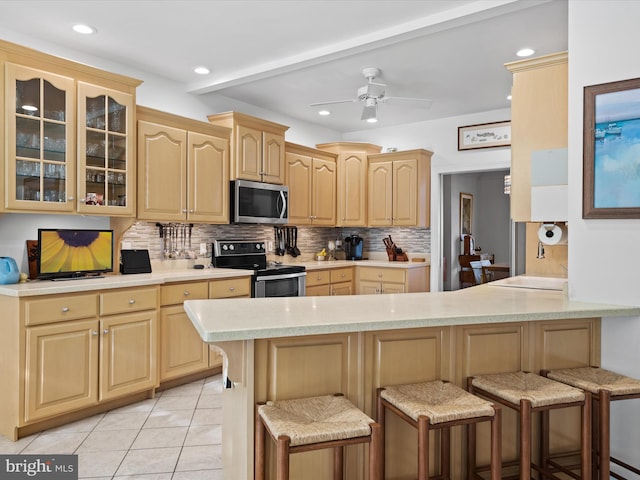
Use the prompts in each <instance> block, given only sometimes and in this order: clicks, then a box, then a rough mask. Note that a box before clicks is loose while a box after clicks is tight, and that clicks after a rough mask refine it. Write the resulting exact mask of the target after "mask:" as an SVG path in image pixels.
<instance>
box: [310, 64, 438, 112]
mask: <svg viewBox="0 0 640 480" xmlns="http://www.w3.org/2000/svg"><path fill="white" fill-rule="evenodd" d="M362 75H364V78H366V79H367V83H366V84H365V85H364V86H362V87H360V88H358V95H357V96H356V98H353V99H350V100H333V101H330V102H318V103H312V104H311V105H310V106H311V107H317V106H320V105H332V104H336V103H355V102H364V108H363V109H362V116H361V117H360V119H361V120H366V121H368V122H376V121H377V111H378V104H379V103H385V102H388V101H389V100H404V101H407V100H408V101H412V102H422V103H423V104H424V106H425V107H426V108H430V107H431V104H432V103H433V102H432V100H430V99H428V98H409V97H388V96H387V95H386V93H385V90H384V87H386V85H385V84H384V83H377V82H374V79H375V78H376V77H377V76H379V75H380V69H379V68H376V67H366V68H363V69H362Z"/></svg>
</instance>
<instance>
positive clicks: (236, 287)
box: [209, 277, 251, 298]
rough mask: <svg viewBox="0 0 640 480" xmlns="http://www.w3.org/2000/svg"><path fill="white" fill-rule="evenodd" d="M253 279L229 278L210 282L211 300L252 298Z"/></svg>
mask: <svg viewBox="0 0 640 480" xmlns="http://www.w3.org/2000/svg"><path fill="white" fill-rule="evenodd" d="M250 296H251V278H249V277H242V278H229V279H225V280H212V281H211V282H209V298H232V297H250Z"/></svg>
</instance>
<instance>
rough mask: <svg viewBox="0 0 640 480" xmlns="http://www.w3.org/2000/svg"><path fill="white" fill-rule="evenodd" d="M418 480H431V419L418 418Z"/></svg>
mask: <svg viewBox="0 0 640 480" xmlns="http://www.w3.org/2000/svg"><path fill="white" fill-rule="evenodd" d="M418 480H429V418H428V417H425V416H422V415H421V416H419V417H418Z"/></svg>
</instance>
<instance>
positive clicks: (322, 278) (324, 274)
mask: <svg viewBox="0 0 640 480" xmlns="http://www.w3.org/2000/svg"><path fill="white" fill-rule="evenodd" d="M329 272H330V270H308V271H307V287H314V286H316V285H328V284H329V281H330V278H331V274H330V273H329Z"/></svg>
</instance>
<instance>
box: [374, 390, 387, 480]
mask: <svg viewBox="0 0 640 480" xmlns="http://www.w3.org/2000/svg"><path fill="white" fill-rule="evenodd" d="M382 390H383V389H382V388H378V390H377V394H376V398H377V402H376V403H377V405H376V421H377V422H378V425H380V434H379V437H380V439H379V441H380V452H379V453H380V455H379V457H380V458H379V459H378V475H379V478H380V479H381V480H382V479H383V478H384V475H385V471H384V468H385V467H384V455H385V451H386V446H385V444H384V442H385V440H384V430H385V411H384V404H383V403H382V397H380V392H382Z"/></svg>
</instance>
